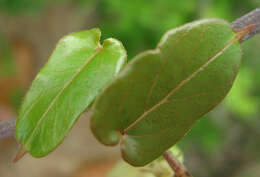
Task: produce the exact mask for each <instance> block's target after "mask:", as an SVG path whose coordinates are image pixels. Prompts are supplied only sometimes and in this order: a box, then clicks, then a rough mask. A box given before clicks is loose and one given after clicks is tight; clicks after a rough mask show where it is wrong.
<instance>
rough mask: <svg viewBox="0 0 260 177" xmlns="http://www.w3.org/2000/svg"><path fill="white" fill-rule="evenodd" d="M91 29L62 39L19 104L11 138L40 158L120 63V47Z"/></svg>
mask: <svg viewBox="0 0 260 177" xmlns="http://www.w3.org/2000/svg"><path fill="white" fill-rule="evenodd" d="M100 36H101V32H100V30H99V29H92V30H88V31H83V32H79V33H73V34H71V35H68V36H65V37H64V38H63V39H62V40H61V41H59V43H58V45H57V47H56V49H55V50H54V52H53V54H52V55H51V57H50V59H49V61H48V62H47V64H46V65H45V67H44V68H43V69H42V70H41V71H40V72H39V74H38V75H37V77H36V79H35V80H34V81H33V83H32V86H31V88H30V90H29V92H28V94H27V95H26V97H25V99H24V102H23V104H22V107H21V110H20V113H19V119H18V121H17V125H16V138H17V140H18V141H19V142H20V143H21V145H22V148H23V149H24V151H26V152H30V153H31V155H33V156H35V157H42V156H45V155H47V154H48V153H49V152H51V151H53V150H54V149H55V148H56V147H57V145H59V144H60V143H61V142H62V140H63V139H64V137H65V136H66V135H67V133H68V132H69V130H70V129H71V128H72V126H73V125H74V123H75V122H76V120H77V119H78V118H79V116H80V115H81V114H82V113H83V112H84V111H85V110H86V109H87V108H88V107H89V106H90V104H91V103H92V102H93V100H94V99H95V97H96V96H97V95H98V94H99V93H100V91H101V90H102V89H103V88H104V87H105V86H106V85H107V84H108V83H109V82H110V81H111V80H112V79H114V77H115V76H116V75H117V73H118V72H119V71H120V69H121V68H122V67H123V66H124V64H125V62H126V52H125V49H124V47H123V45H122V44H121V43H120V42H119V41H117V40H115V39H111V38H110V39H107V40H105V41H104V44H103V45H100V43H99V40H100Z"/></svg>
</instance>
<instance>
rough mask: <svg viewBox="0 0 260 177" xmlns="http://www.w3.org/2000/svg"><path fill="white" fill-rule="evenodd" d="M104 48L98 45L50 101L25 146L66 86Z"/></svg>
mask: <svg viewBox="0 0 260 177" xmlns="http://www.w3.org/2000/svg"><path fill="white" fill-rule="evenodd" d="M102 49H103V46H100V45H98V47H97V49H96V51H95V53H93V54H92V55H91V56H90V57H89V59H88V60H86V62H85V63H84V64H83V65H82V66H81V67H80V68H79V69H78V70H77V71H76V72H75V74H74V75H73V76H72V77H71V79H70V80H69V81H68V82H66V83H65V85H64V86H63V88H62V89H61V90H60V92H59V93H58V94H57V96H56V97H55V98H54V99H53V101H52V102H51V103H50V105H49V107H48V108H47V110H46V111H45V112H44V113H43V115H42V116H41V118H40V119H39V120H38V122H37V124H36V126H35V128H34V129H33V131H32V133H31V135H30V137H29V138H28V139H27V141H25V144H24V147H26V146H27V145H28V144H29V143H30V141H31V140H32V137H33V136H34V134H35V132H36V131H37V129H38V127H39V126H40V124H41V122H42V121H43V120H44V118H45V117H46V116H47V115H48V113H49V111H50V110H51V109H52V107H53V106H54V105H55V103H56V102H57V100H58V99H59V97H60V96H61V95H62V94H63V93H64V91H65V90H66V88H68V86H69V85H71V83H72V82H73V81H74V80H75V78H76V77H77V76H78V75H79V74H80V73H81V72H82V71H83V70H84V69H85V68H86V66H87V65H88V64H89V63H90V62H91V61H92V59H93V58H95V57H96V56H97V54H98V53H99V52H100V51H101V50H102Z"/></svg>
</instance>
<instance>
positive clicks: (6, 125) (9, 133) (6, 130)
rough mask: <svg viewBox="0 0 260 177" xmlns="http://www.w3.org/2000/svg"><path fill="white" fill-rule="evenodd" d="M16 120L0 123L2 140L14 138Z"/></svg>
mask: <svg viewBox="0 0 260 177" xmlns="http://www.w3.org/2000/svg"><path fill="white" fill-rule="evenodd" d="M15 122H16V119H15V118H14V119H11V120H6V121H1V122H0V139H4V138H10V137H14V129H15Z"/></svg>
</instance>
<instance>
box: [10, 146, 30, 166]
mask: <svg viewBox="0 0 260 177" xmlns="http://www.w3.org/2000/svg"><path fill="white" fill-rule="evenodd" d="M26 153H27V152H26V151H25V150H24V149H23V148H20V149H19V150H18V153H17V154H16V156H15V157H14V159H13V163H16V162H18V161H19V160H20V159H21V158H23V156H24V155H25V154H26Z"/></svg>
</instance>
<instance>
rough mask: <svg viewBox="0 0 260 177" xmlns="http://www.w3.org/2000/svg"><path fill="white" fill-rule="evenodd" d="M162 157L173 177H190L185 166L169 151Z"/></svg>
mask: <svg viewBox="0 0 260 177" xmlns="http://www.w3.org/2000/svg"><path fill="white" fill-rule="evenodd" d="M163 157H164V159H165V160H166V161H167V162H168V164H169V165H170V167H171V168H172V170H173V171H174V177H192V176H191V174H190V173H189V172H188V171H187V170H186V168H185V166H184V165H183V164H181V163H180V162H179V161H178V159H177V158H176V157H175V156H174V155H173V154H172V153H171V152H170V151H167V152H165V153H164V154H163Z"/></svg>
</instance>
